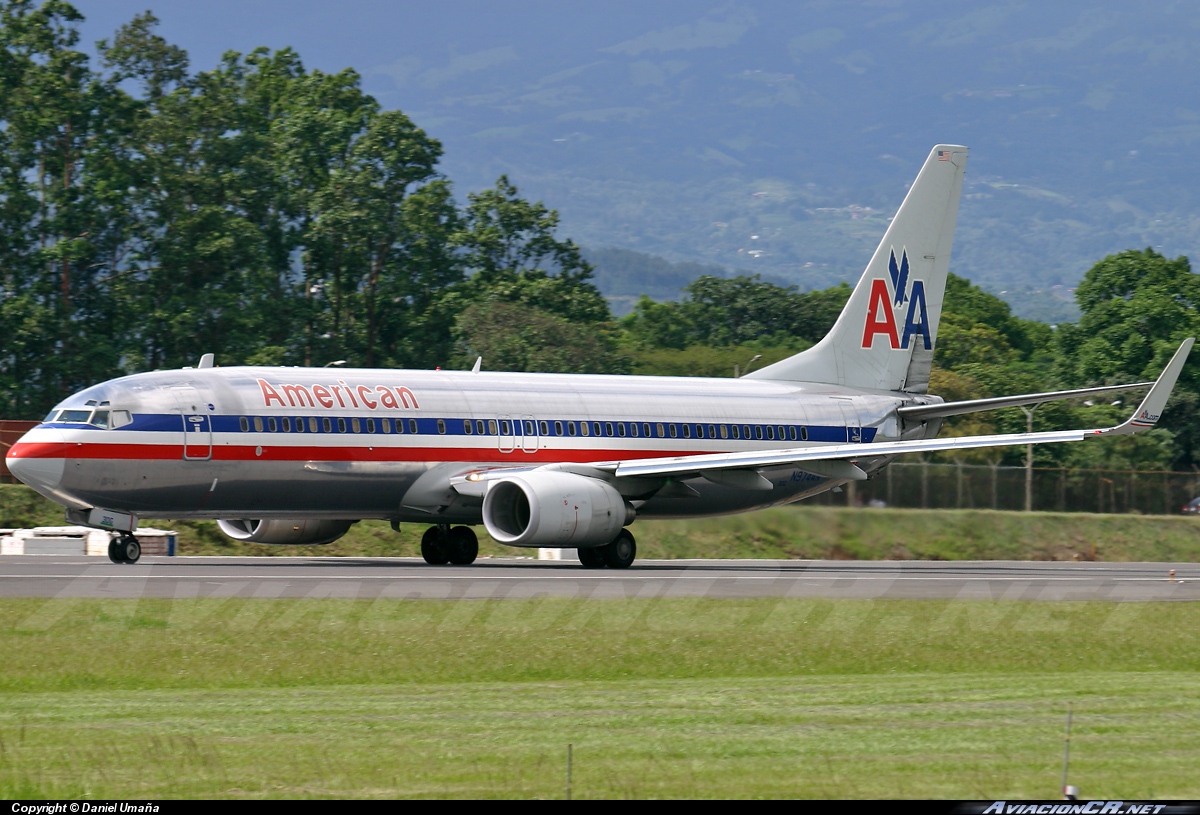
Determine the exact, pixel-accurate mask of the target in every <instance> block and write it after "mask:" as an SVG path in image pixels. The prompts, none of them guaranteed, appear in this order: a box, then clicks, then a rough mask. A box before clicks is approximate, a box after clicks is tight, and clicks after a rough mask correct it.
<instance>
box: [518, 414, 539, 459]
mask: <svg viewBox="0 0 1200 815" xmlns="http://www.w3.org/2000/svg"><path fill="white" fill-rule="evenodd" d="M520 437H521V450H522V451H524V452H526V453H536V452H537V449H538V424H537V419H535V418H533V417H532V416H530V415H529V414H528V413H526V414H525V415H523V416H522V417H521V434H520Z"/></svg>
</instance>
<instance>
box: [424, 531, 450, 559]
mask: <svg viewBox="0 0 1200 815" xmlns="http://www.w3.org/2000/svg"><path fill="white" fill-rule="evenodd" d="M421 557H423V558H425V562H426V563H428V564H429V565H430V566H444V565H446V564H447V563H449V562H450V555H449V553H448V552H447V551H446V534H445V533H444V532H443V531H442V529H441V527H437V526H431V527H429V528H428V529H426V530H425V534H424V535H422V536H421Z"/></svg>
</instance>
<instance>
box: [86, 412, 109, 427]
mask: <svg viewBox="0 0 1200 815" xmlns="http://www.w3.org/2000/svg"><path fill="white" fill-rule="evenodd" d="M88 424H93V425H95V426H96V427H103V428H104V429H105V430H108V411H107V410H97V411H96V412H95V413H93V414H92V419H91V421H90V422H88Z"/></svg>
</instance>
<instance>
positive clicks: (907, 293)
mask: <svg viewBox="0 0 1200 815" xmlns="http://www.w3.org/2000/svg"><path fill="white" fill-rule="evenodd" d="M891 254H892V257H891V260H890V261H888V276H889V277H890V278H891V288H888V281H887V280H884V279H882V278H875V279H874V280H872V281H871V296H870V299H869V300H868V304H867V321H866V324H865V325H864V327H863V341H862V347H863V348H870V347H872V346H873V345H874V344H875V337H876V336H877V335H879V334H882V335H883V336H884V338H885V339H886V340H887V342H888V345H889V347H891V348H893V349H897V350H899V349H901V348H908V347H909V340H910V339H912V338H913V337H921V338H922V340H924V342H925V350H926V351H928V350H930V349H932V348H933V340H932V339H931V338H930V336H929V318H928V315H927V313H926V309H925V282H924V281H922V280H913V281H912V282H911V287H910V284H909V279H908V277H909V267H908V250H907V249H903V250H901V253H900V262H899V263H897V262H896V250H895V249H892V252H891ZM905 303H907V304H908V306H907V308H906V307H905V305H904V304H905ZM901 315H903V317H901ZM901 319H903V320H904V333H903V334H900V332H899V331H898V329H897V326H898V325H899V324H900V321H901Z"/></svg>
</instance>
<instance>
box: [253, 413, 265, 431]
mask: <svg viewBox="0 0 1200 815" xmlns="http://www.w3.org/2000/svg"><path fill="white" fill-rule="evenodd" d="M254 432H255V433H261V432H263V422H262V417H261V416H255V417H254Z"/></svg>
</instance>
